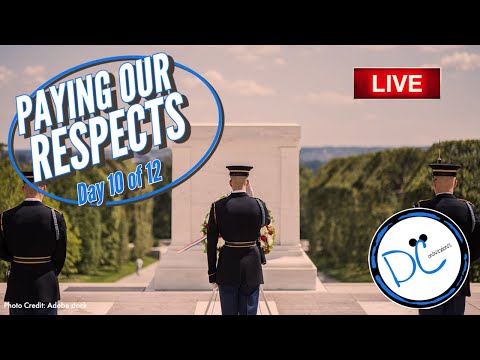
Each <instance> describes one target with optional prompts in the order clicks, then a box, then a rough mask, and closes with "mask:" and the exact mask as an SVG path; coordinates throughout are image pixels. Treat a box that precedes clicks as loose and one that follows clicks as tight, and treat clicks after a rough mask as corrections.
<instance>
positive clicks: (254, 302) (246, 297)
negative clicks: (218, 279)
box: [218, 285, 260, 315]
mask: <svg viewBox="0 0 480 360" xmlns="http://www.w3.org/2000/svg"><path fill="white" fill-rule="evenodd" d="M259 288H260V286H259V285H257V286H253V287H252V286H246V285H240V286H229V285H219V286H218V289H219V292H220V305H221V307H222V315H257V309H258V296H259Z"/></svg>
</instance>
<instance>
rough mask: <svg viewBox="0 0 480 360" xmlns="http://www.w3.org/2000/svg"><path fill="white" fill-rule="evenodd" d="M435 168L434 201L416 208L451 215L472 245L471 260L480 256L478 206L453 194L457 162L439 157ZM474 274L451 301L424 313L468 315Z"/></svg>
mask: <svg viewBox="0 0 480 360" xmlns="http://www.w3.org/2000/svg"><path fill="white" fill-rule="evenodd" d="M430 167H431V168H432V185H433V190H434V191H435V197H434V198H433V199H430V200H420V201H419V202H417V203H416V204H415V205H414V207H423V208H428V209H433V210H437V211H439V212H441V213H443V214H445V215H447V216H448V217H449V218H451V219H452V220H453V221H454V222H455V223H456V224H457V225H458V226H459V227H460V229H462V232H463V234H464V235H465V237H466V238H467V242H468V244H469V248H470V262H473V261H475V260H476V259H478V258H479V256H480V224H479V220H478V217H477V215H476V212H475V206H474V205H473V204H472V203H470V202H469V201H468V200H464V199H458V198H456V197H455V195H453V191H454V189H455V188H456V187H457V185H458V181H457V178H456V176H457V170H458V169H459V168H460V167H461V166H460V165H456V164H446V163H442V159H441V157H440V156H439V157H438V160H437V162H436V163H433V164H430ZM470 295H471V293H470V276H469V277H468V278H467V279H466V280H465V283H464V284H463V286H462V287H461V289H460V290H459V291H458V292H457V294H456V295H455V296H454V297H453V298H451V299H450V300H449V301H447V302H445V303H444V304H442V305H439V306H436V307H434V308H432V309H420V310H419V313H420V315H464V313H465V300H466V296H470Z"/></svg>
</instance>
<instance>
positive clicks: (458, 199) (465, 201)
mask: <svg viewBox="0 0 480 360" xmlns="http://www.w3.org/2000/svg"><path fill="white" fill-rule="evenodd" d="M457 199H458V200H460V201H464V202H466V203H469V204H470V205H472V206H473V204H472V203H471V202H470V201H468V200H466V199H459V198H457Z"/></svg>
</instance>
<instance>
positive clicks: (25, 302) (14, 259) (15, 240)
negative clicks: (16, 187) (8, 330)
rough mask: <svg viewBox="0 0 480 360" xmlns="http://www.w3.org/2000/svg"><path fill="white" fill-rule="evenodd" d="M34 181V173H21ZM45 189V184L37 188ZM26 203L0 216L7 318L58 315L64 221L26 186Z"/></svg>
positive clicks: (63, 255) (0, 243) (64, 231)
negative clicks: (6, 263) (7, 265)
mask: <svg viewBox="0 0 480 360" xmlns="http://www.w3.org/2000/svg"><path fill="white" fill-rule="evenodd" d="M23 174H24V176H25V177H26V178H27V179H28V180H29V181H32V182H33V173H32V172H24V173H23ZM38 187H39V188H40V189H42V190H44V191H45V190H46V185H38ZM22 190H23V193H24V195H25V200H24V201H23V202H22V203H21V204H20V205H18V206H17V207H14V208H13V209H10V210H7V211H5V212H4V213H2V214H0V221H1V228H0V258H1V259H2V260H5V261H9V262H10V263H11V271H10V275H9V277H8V280H7V292H6V293H5V301H8V302H9V303H10V315H57V307H56V306H57V301H58V300H60V289H59V286H58V279H57V276H58V275H59V274H60V272H61V271H62V268H63V265H64V263H65V256H66V250H67V230H66V224H65V219H64V217H63V215H62V213H60V212H59V211H57V210H55V209H52V208H50V207H48V206H46V205H44V204H43V203H42V199H43V194H41V193H39V192H37V191H36V190H34V189H33V188H31V187H30V186H28V185H27V184H26V183H24V184H23V187H22Z"/></svg>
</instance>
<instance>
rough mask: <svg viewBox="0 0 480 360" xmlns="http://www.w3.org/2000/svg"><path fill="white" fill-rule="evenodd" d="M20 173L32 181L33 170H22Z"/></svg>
mask: <svg viewBox="0 0 480 360" xmlns="http://www.w3.org/2000/svg"><path fill="white" fill-rule="evenodd" d="M22 174H23V176H25V177H26V178H27V180H28V181H31V182H33V171H22Z"/></svg>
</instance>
